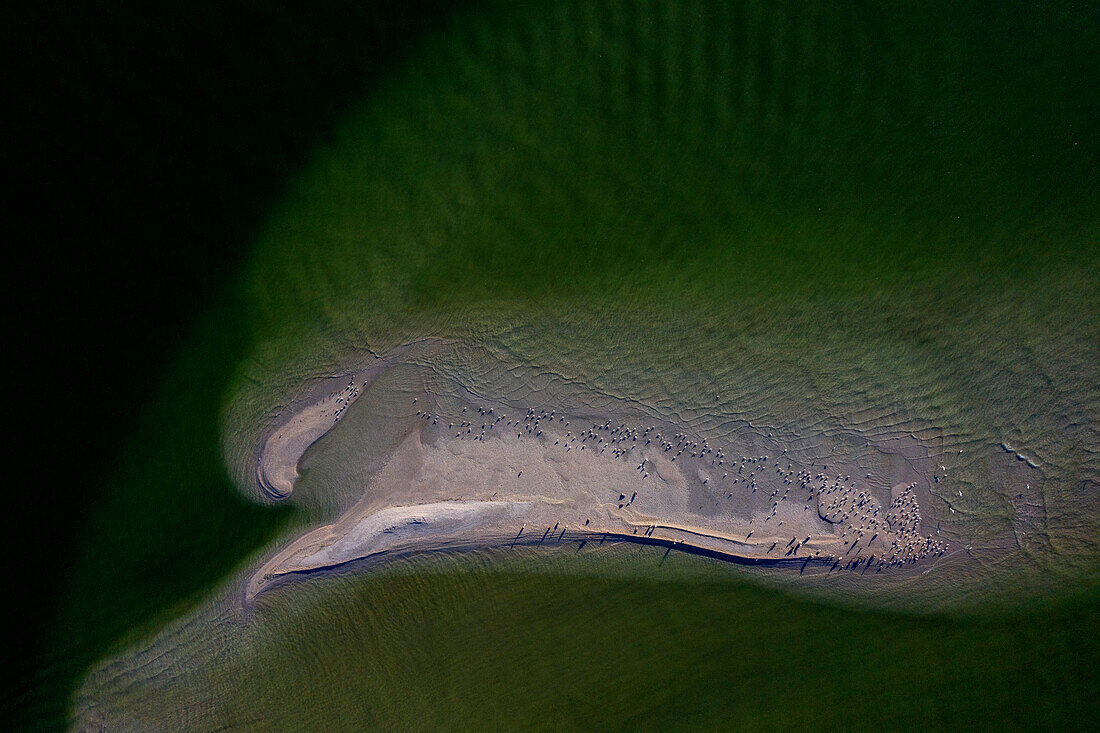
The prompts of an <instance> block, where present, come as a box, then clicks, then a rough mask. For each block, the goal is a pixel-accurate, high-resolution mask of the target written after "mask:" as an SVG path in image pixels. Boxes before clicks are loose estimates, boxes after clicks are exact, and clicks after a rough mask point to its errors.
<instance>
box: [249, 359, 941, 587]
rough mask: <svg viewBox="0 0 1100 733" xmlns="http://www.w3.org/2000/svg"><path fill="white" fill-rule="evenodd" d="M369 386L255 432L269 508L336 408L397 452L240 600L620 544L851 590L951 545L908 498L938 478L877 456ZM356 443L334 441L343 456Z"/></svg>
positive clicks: (334, 394)
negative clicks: (846, 582)
mask: <svg viewBox="0 0 1100 733" xmlns="http://www.w3.org/2000/svg"><path fill="white" fill-rule="evenodd" d="M401 368H404V369H410V368H412V369H416V367H409V366H408V365H404V366H403V367H401ZM380 374H382V375H383V379H381V380H378V381H377V382H375V381H374V377H371V378H370V379H363V378H362V377H361V375H360V376H358V377H351V378H348V379H347V381H346V382H344V383H343V386H342V388H340V389H333V390H332V391H330V392H327V393H324V394H320V395H318V396H316V398H315V401H313V402H309V403H306V404H300V405H298V406H297V408H296V410H295V411H294V412H293V413H292V414H291V415H290V416H289V417H288V418H287V419H286V420H285V421H284V422H282V424H281V425H280V427H278V428H276V429H275V430H274V431H272V432H271V433H270V434H269V436H268V438H267V440H266V443H265V444H264V446H263V449H262V450H261V451H260V452H259V457H258V465H257V472H256V476H257V481H258V483H259V484H260V486H261V487H262V488H263V489H264V491H265V492H266V493H267V495H268V496H270V497H272V498H274V499H278V500H283V499H286V498H288V497H290V496H292V494H293V491H294V489H295V485H296V482H297V481H298V479H299V472H298V463H299V461H300V460H301V458H302V456H303V454H304V453H305V451H306V450H307V448H309V447H310V446H311V445H314V444H315V443H318V441H319V440H320V439H321V438H322V437H323V436H325V435H326V434H327V433H329V431H330V430H332V429H333V428H334V427H335V426H336V425H338V424H339V423H340V422H341V420H342V419H343V417H344V416H345V415H347V414H348V413H349V411H350V410H353V409H363V410H367V411H369V410H371V409H372V407H371V405H370V404H369V403H370V402H380V401H386V402H387V408H386V414H385V424H386V425H387V426H388V428H390V429H392V433H393V434H394V435H395V436H397V437H396V438H394V440H393V441H392V443H393V445H394V446H396V447H395V448H393V449H392V450H390V451H388V453H387V454H386V455H385V456H384V457H383V460H380V461H377V465H379V466H380V469H379V470H377V471H375V472H373V473H372V474H371V475H369V476H368V477H367V478H366V480H365V483H364V485H362V486H360V487H359V488H358V489H355V488H354V487H352V489H353V493H354V494H355V495H356V496H358V497H360V498H358V499H357V500H356V501H355V502H354V503H353V504H352V505H350V506H349V507H348V508H346V510H345V511H343V513H342V515H341V516H339V517H338V518H337V519H336V521H334V522H332V523H330V524H326V525H325V526H321V527H318V528H315V529H312V530H310V531H308V532H306V533H305V534H304V535H302V536H301V537H299V538H297V539H296V540H294V541H293V542H291V543H290V544H289V545H288V546H286V547H284V548H282V549H281V550H280V551H279V552H278V553H277V554H276V555H275V556H274V557H271V558H270V559H269V560H268V561H267V562H265V563H264V565H263V566H262V567H261V568H260V569H259V570H258V571H257V572H256V573H255V574H254V575H253V577H252V578H251V580H250V582H249V583H248V585H247V589H246V600H248V601H251V600H252V599H253V598H255V596H256V595H257V594H259V593H261V592H263V591H264V590H266V589H268V588H270V587H272V586H273V585H277V584H279V583H281V582H287V581H289V580H293V579H294V578H297V577H303V576H308V575H310V574H313V573H316V572H318V571H322V570H326V569H330V568H337V567H342V566H346V565H348V564H350V563H355V562H367V561H369V562H372V563H378V562H385V561H388V560H389V559H392V558H397V557H404V556H408V555H410V554H416V553H422V552H429V551H436V550H450V551H454V550H462V549H478V548H490V547H502V546H515V545H517V544H522V545H551V546H552V545H560V544H562V543H566V542H574V543H580V544H581V545H583V544H584V543H587V542H590V541H597V542H604V541H633V542H641V543H646V544H654V545H661V546H665V547H667V548H669V549H672V548H675V549H678V550H683V551H687V552H696V553H699V554H707V555H710V556H712V557H719V558H722V559H726V560H729V561H732V562H741V563H752V564H775V565H788V564H789V565H794V566H797V567H798V569H799V572H805V571H806V570H807V568H814V569H817V570H818V571H821V572H829V573H831V572H834V571H838V572H839V571H843V570H849V571H851V570H857V571H859V572H861V573H864V574H866V573H868V572H872V573H881V572H889V571H891V570H892V569H896V568H903V567H908V566H913V565H916V564H919V563H922V562H926V561H929V560H935V559H936V558H940V557H942V556H943V555H944V554H945V553H947V551H948V550H949V548H950V546H951V545H950V543H949V542H948V540H947V538H946V537H940V536H937V533H936V532H935V531H932V532H928V531H926V530H925V529H924V527H925V526H926V525H928V524H929V521H928V516H927V511H926V509H924V508H923V507H922V498H923V499H924V501H925V502H927V499H928V494H927V486H928V484H930V483H931V480H933V479H934V480H937V481H938V478H935V477H930V476H929V475H927V474H926V473H922V472H921V471H920V470H919V469H918V468H917V467H916V466H915V464H914V462H913V461H912V460H911V459H910V458H909V457H906V456H904V455H901V453H899V454H898V455H894V456H892V455H891V454H890V452H889V449H887V448H884V449H882V451H883V455H885V456H886V460H885V463H882V465H883V466H884V467H885V468H884V469H883V470H884V471H885V473H886V475H884V476H877V477H875V481H871V480H869V479H870V478H871V476H870V474H868V475H867V476H863V477H861V476H858V475H853V471H854V466H853V465H833V466H830V465H828V464H827V463H825V462H821V463H816V462H814V463H811V464H810V465H801V464H800V463H799V460H798V458H796V457H795V456H794V455H793V454H789V453H788V451H787V450H786V449H780V448H778V446H777V447H776V448H775V449H773V451H772V452H769V453H756V454H753V455H747V454H742V453H741V452H735V451H734V450H733V449H732V446H726V445H721V444H718V443H715V444H712V443H711V442H710V441H708V440H707V439H706V438H705V437H703V436H699V435H689V434H688V433H687V432H686V431H681V430H677V429H676V426H675V425H671V424H667V423H660V422H658V421H656V420H654V421H652V422H648V423H642V422H627V421H625V420H622V419H619V420H616V419H613V418H609V417H603V419H599V417H594V416H593V415H592V414H579V413H577V414H574V413H570V414H566V413H564V412H560V411H558V410H557V409H547V408H538V409H536V408H534V407H526V408H524V407H522V406H521V407H516V406H515V405H514V404H509V403H506V402H505V401H504V400H500V401H493V400H489V399H483V398H475V397H473V396H472V395H469V394H463V392H462V390H460V389H455V388H453V387H452V388H449V389H444V388H441V385H440V382H439V380H438V379H436V380H434V381H433V380H432V379H431V378H429V377H425V378H423V379H420V380H419V381H417V380H408V379H405V380H400V382H399V383H400V384H401V385H402V387H401V389H399V390H394V389H390V388H389V387H388V386H386V385H384V384H382V385H381V386H379V385H380V384H381V383H382V382H385V381H386V380H385V374H386V372H385V371H382V372H380ZM395 383H398V382H395ZM368 385H369V388H368ZM410 385H411V386H410ZM380 391H384V392H385V396H384V397H383V396H382V395H381V394H380ZM367 393H369V396H368V397H366V398H364V397H362V395H363V394H367ZM361 400H366V401H367V404H364V403H363V402H361ZM395 402H397V403H399V406H398V407H395V406H394V403H395ZM364 419H365V420H367V422H368V423H371V424H374V425H377V424H378V423H380V422H382V420H381V419H374V420H372V419H371V416H369V415H365V416H364ZM333 432H335V431H333ZM355 439H356V436H355V435H351V436H350V437H349V436H348V435H344V436H342V437H341V438H340V440H341V441H343V442H344V444H345V448H344V450H345V452H346V451H347V450H348V449H347V448H346V444H347V442H348V441H349V440H350V441H352V446H353V447H354V440H355ZM375 442H377V441H375ZM372 448H377V446H375V445H371V446H368V445H364V446H363V450H364V451H366V450H368V449H372ZM902 452H903V451H902ZM341 455H343V454H341ZM315 460H321V461H323V460H326V459H325V458H324V456H323V455H321V454H318V457H316V458H315ZM880 463H881V461H880ZM922 490H923V492H924V495H923V497H922V496H921V492H922Z"/></svg>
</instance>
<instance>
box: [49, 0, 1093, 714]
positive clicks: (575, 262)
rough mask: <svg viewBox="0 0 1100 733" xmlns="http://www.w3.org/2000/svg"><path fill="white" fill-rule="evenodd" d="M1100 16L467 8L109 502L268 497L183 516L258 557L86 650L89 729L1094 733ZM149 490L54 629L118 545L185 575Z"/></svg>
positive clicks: (1033, 10) (360, 141)
mask: <svg viewBox="0 0 1100 733" xmlns="http://www.w3.org/2000/svg"><path fill="white" fill-rule="evenodd" d="M929 8H931V9H930V10H929ZM1092 20H1093V21H1095V18H1093V19H1092ZM1090 29H1091V30H1090ZM1090 34H1091V37H1093V38H1094V37H1095V27H1094V26H1092V25H1090V23H1089V22H1088V20H1087V19H1086V20H1085V21H1084V22H1082V19H1081V18H1080V17H1078V16H1077V15H1076V14H1075V13H1073V12H1071V11H1070V10H1063V9H1061V8H1059V7H1056V6H1050V7H1040V6H1030V5H1028V6H1026V9H1025V6H1018V7H1017V6H1011V7H1005V8H1000V9H998V10H997V11H996V12H992V13H990V14H982V13H977V12H974V8H970V9H969V10H968V9H967V8H965V7H964V6H963V5H958V4H942V5H938V4H934V5H933V6H927V5H926V4H922V5H919V6H918V5H916V4H912V5H905V4H903V5H893V4H891V5H887V4H873V5H871V6H869V7H863V6H860V5H854V4H853V5H845V4H835V5H829V6H811V5H802V4H797V5H777V4H765V3H730V4H718V3H704V2H698V3H696V2H688V3H659V2H654V3H640V4H639V3H595V4H588V3H570V2H557V3H529V4H524V5H523V6H522V7H511V6H510V5H508V4H494V3H488V4H484V5H479V6H477V7H472V8H469V9H467V10H465V11H463V12H459V13H457V14H456V15H455V17H454V18H453V19H452V20H451V21H450V22H449V23H448V24H446V27H444V28H441V29H439V30H438V31H437V32H435V33H433V34H429V36H428V37H427V38H425V39H424V41H423V48H422V49H421V50H420V52H418V53H417V54H414V55H411V56H410V58H409V59H408V60H407V61H406V62H405V63H403V64H402V65H400V66H399V67H397V68H395V69H394V70H393V71H392V72H391V73H390V74H389V75H387V76H386V77H385V78H384V79H383V80H382V81H381V82H380V83H379V85H378V86H377V88H376V89H375V90H374V91H373V92H372V93H371V94H370V95H369V97H368V98H366V99H364V100H361V102H360V103H359V104H358V105H357V106H356V107H355V108H354V109H351V110H349V111H348V113H347V114H346V116H345V117H344V118H343V120H342V122H341V123H340V125H339V126H338V128H337V130H336V131H335V132H334V133H333V134H332V135H331V137H330V138H329V139H327V140H325V141H324V142H322V143H320V144H319V145H318V147H317V150H316V152H315V155H314V156H313V157H312V159H311V161H310V162H309V163H308V164H307V165H306V166H305V168H304V169H303V170H302V171H301V172H300V173H299V174H297V175H296V176H295V178H294V179H293V181H292V184H291V185H290V186H289V190H288V191H287V192H286V195H285V197H284V198H283V199H282V200H281V201H280V202H278V204H277V205H276V206H274V207H273V209H272V211H271V214H270V216H269V217H268V219H267V220H266V223H265V224H264V226H263V228H262V230H261V231H260V232H259V233H258V235H257V236H256V241H255V244H254V246H253V249H252V250H251V255H250V257H249V259H248V261H247V263H246V266H245V267H244V269H243V270H242V272H241V273H240V274H239V275H238V276H236V278H235V279H234V280H233V287H232V292H233V296H232V297H230V298H227V299H226V301H225V303H222V304H219V305H218V306H217V308H216V309H214V310H213V312H212V313H211V314H210V316H209V323H208V324H207V325H206V326H204V327H203V328H201V329H199V331H198V333H197V335H196V336H195V337H194V339H195V342H196V343H199V344H206V346H204V347H203V348H194V349H185V350H183V351H182V352H181V355H180V357H179V362H178V363H177V364H176V365H175V366H174V368H173V371H172V373H171V374H169V375H168V377H166V381H165V389H164V390H163V393H162V395H161V397H160V398H159V401H158V403H157V404H156V405H154V406H153V407H152V408H150V412H149V417H147V418H146V419H147V421H148V425H150V426H157V427H158V430H150V431H146V432H144V433H143V434H142V436H141V437H139V438H137V439H135V442H134V444H133V446H132V448H131V450H130V451H129V452H128V453H127V454H126V457H125V459H124V461H123V467H122V469H120V473H119V477H118V478H117V479H116V484H117V485H118V486H119V488H118V489H117V492H118V493H117V494H116V496H117V504H116V506H126V507H130V508H128V509H126V511H129V512H134V511H136V510H134V509H133V508H132V507H133V506H134V504H133V503H132V501H131V496H132V495H133V494H136V493H137V491H136V490H134V489H127V488H126V487H127V486H135V485H137V482H135V481H133V480H131V479H132V478H133V477H134V476H137V475H144V476H146V477H147V480H146V481H144V482H143V483H142V486H144V487H146V488H147V489H149V492H148V493H146V494H145V495H144V496H143V498H142V499H141V501H142V502H146V503H148V504H151V505H154V506H156V507H162V506H167V503H166V502H171V501H178V502H180V503H183V504H186V503H187V500H186V493H183V494H181V493H180V492H181V491H185V490H186V489H187V487H188V486H189V485H190V484H189V483H188V482H197V481H199V480H200V479H196V478H186V477H185V476H186V475H188V474H192V475H193V476H202V477H206V479H202V480H207V479H209V480H210V481H213V482H219V483H218V486H220V487H224V491H225V492H231V496H232V497H233V498H232V499H231V500H225V499H224V498H223V501H231V502H233V504H232V506H233V507H234V509H233V512H232V521H228V520H225V517H227V516H229V515H230V512H229V510H228V509H226V506H227V505H225V504H215V505H214V506H215V507H216V508H217V510H218V511H221V512H224V513H223V515H222V516H221V518H218V517H209V518H208V517H204V516H203V512H202V511H201V510H200V509H198V508H192V509H191V510H190V511H189V513H187V514H186V515H184V518H177V517H174V516H167V515H171V514H172V513H171V512H168V511H165V512H164V513H163V514H161V513H159V512H153V513H152V514H151V515H150V517H151V518H152V519H153V520H156V521H162V522H163V523H164V524H165V526H168V527H174V529H173V531H178V532H179V533H186V534H188V535H189V536H190V539H189V540H188V541H189V542H190V543H191V545H190V546H189V547H188V550H189V551H191V552H194V551H195V550H196V549H198V550H204V551H210V549H209V548H216V547H217V546H218V544H219V543H220V542H223V541H227V540H224V539H223V538H224V537H225V536H230V535H233V534H234V533H236V532H237V531H238V528H237V525H238V524H239V525H240V526H241V527H250V528H251V529H241V530H240V532H241V533H242V534H247V535H248V536H249V538H250V539H248V540H247V541H244V540H242V541H241V542H240V543H239V545H237V549H236V550H235V551H234V553H232V558H231V561H230V562H229V563H228V567H223V572H222V573H221V574H219V575H218V576H217V577H216V578H213V579H210V578H207V579H206V582H205V583H197V582H196V583H194V584H193V585H187V584H186V583H185V584H184V587H185V588H186V590H187V592H177V593H174V594H169V598H171V599H174V603H172V604H167V603H165V604H161V605H157V604H152V605H153V607H152V608H145V609H144V610H143V611H142V613H140V614H133V615H136V616H138V617H139V618H138V619H137V620H135V621H134V623H133V625H132V626H131V627H130V629H129V630H128V633H127V634H126V635H125V636H123V637H122V639H123V641H122V642H121V643H119V642H118V636H119V635H117V634H116V635H115V637H114V641H115V643H114V645H113V646H111V647H110V648H109V653H108V649H107V648H105V646H104V645H99V646H96V647H95V648H96V649H97V652H98V653H97V655H96V657H95V662H94V663H93V664H92V665H91V666H90V668H89V669H87V670H85V671H83V673H82V675H81V681H80V684H79V685H78V687H77V689H76V690H75V692H74V693H73V695H72V696H71V698H70V699H69V704H70V706H71V708H70V711H71V720H70V725H71V726H72V727H73V728H74V729H89V730H95V729H97V726H101V727H103V728H104V729H132V730H143V729H165V730H217V729H225V728H228V729H241V730H279V729H287V728H290V729H303V728H312V729H333V730H335V729H357V728H361V727H364V726H370V725H376V726H380V727H387V728H399V729H400V728H431V729H435V728H453V729H468V728H472V727H489V728H493V729H498V728H504V729H507V728H555V729H558V728H590V727H593V726H598V727H609V728H633V727H658V728H666V727H667V728H677V727H680V728H696V727H723V726H732V727H737V728H746V729H774V728H781V727H789V726H793V725H800V726H808V725H813V726H821V727H829V726H840V725H859V726H860V727H874V726H882V727H886V728H889V729H902V728H918V727H937V728H939V727H963V726H964V725H972V724H978V725H979V727H981V725H987V726H997V725H1002V724H1003V725H1008V726H1020V725H1025V724H1037V725H1040V726H1051V727H1060V726H1068V727H1073V724H1074V723H1078V724H1079V723H1080V722H1082V721H1084V720H1086V719H1087V716H1088V715H1089V714H1090V713H1095V712H1096V710H1095V708H1096V702H1095V700H1096V699H1097V697H1096V696H1095V695H1094V694H1093V693H1094V692H1095V690H1096V685H1095V683H1094V682H1093V680H1092V677H1093V673H1092V672H1091V665H1092V664H1093V663H1094V662H1095V661H1096V660H1097V659H1098V650H1097V648H1096V640H1095V638H1096V637H1095V634H1093V633H1092V630H1093V629H1094V627H1095V621H1096V615H1097V610H1096V609H1097V602H1096V578H1097V570H1098V563H1097V560H1098V555H1097V551H1098V547H1097V543H1098V540H1100V493H1098V489H1100V463H1098V461H1100V459H1098V454H1097V445H1100V436H1098V434H1097V428H1098V425H1100V376H1098V372H1097V369H1096V364H1098V363H1100V288H1098V287H1097V283H1098V282H1100V258H1098V256H1097V234H1098V226H1097V225H1098V220H1097V213H1096V212H1098V211H1100V206H1097V204H1098V203H1100V202H1098V201H1097V198H1098V197H1097V187H1096V185H1095V161H1096V140H1095V135H1094V134H1090V131H1092V132H1094V130H1092V126H1093V125H1094V120H1091V119H1090V118H1089V115H1088V109H1089V108H1090V107H1089V104H1088V102H1090V101H1092V95H1093V94H1094V92H1092V91H1091V90H1092V89H1094V88H1095V86H1094V85H1092V84H1090V83H1089V79H1092V80H1094V81H1095V76H1096V73H1095V67H1094V66H1092V65H1090V64H1088V63H1087V62H1085V61H1084V55H1083V51H1082V49H1083V48H1084V47H1086V46H1087V43H1086V41H1087V38H1088V37H1090ZM1093 106H1094V102H1093ZM230 322H238V323H243V324H246V326H245V327H239V328H241V331H243V332H244V333H246V334H247V337H242V338H241V339H240V340H239V341H237V340H232V339H231V340H230V341H231V343H232V345H230V344H229V343H223V344H221V345H220V346H216V345H215V346H210V345H209V344H212V343H213V344H218V343H219V342H218V341H217V339H218V338H219V336H218V335H217V332H218V330H219V329H220V328H221V324H226V323H230ZM222 338H225V337H224V336H222ZM242 343H243V346H242V345H241V344H242ZM217 349H221V351H217ZM212 351H214V352H216V353H218V354H221V356H219V357H217V358H216V359H213V360H211V359H210V354H211V352H212ZM204 360H206V364H207V366H208V367H209V368H210V369H211V374H210V375H209V376H208V377H206V378H205V379H207V382H205V384H206V385H207V386H206V387H203V388H202V389H204V390H205V392H203V394H204V395H205V398H204V401H203V402H202V404H203V405H204V407H203V408H202V416H201V417H196V416H193V415H191V414H190V413H189V412H188V410H187V409H185V408H183V407H181V405H183V404H184V403H185V402H186V401H187V400H189V395H191V394H194V391H195V390H198V389H199V387H196V386H195V384H194V383H193V381H194V379H193V375H195V374H196V373H198V374H201V373H202V372H201V370H199V371H197V370H196V365H197V364H202V363H203V362H204ZM214 363H216V364H217V365H218V367H217V368H214V367H210V364H214ZM214 372H216V374H215V373H214ZM200 423H201V425H202V427H201V428H195V427H194V426H196V425H199V424H200ZM160 426H163V428H160ZM198 433H201V435H202V438H201V440H200V439H198V438H195V439H194V440H195V441H196V443H197V442H201V444H202V446H203V451H204V452H203V453H202V454H201V457H199V458H198V459H194V460H193V458H194V456H195V455H196V453H195V452H194V451H191V450H189V448H188V446H190V447H191V448H193V447H194V445H195V444H196V443H189V442H188V440H189V439H190V438H188V436H193V435H194V434H198ZM196 464H198V465H196ZM154 475H155V476H156V478H155V479H148V477H149V476H154ZM208 485H210V484H209V483H208ZM128 491H129V492H131V493H127V492H128ZM162 493H163V494H164V495H165V496H167V495H174V498H172V499H165V500H161V499H159V498H158V496H160V495H161V494H162ZM260 507H269V508H282V512H283V514H282V518H283V519H282V521H281V522H276V521H274V520H273V519H272V515H271V514H270V513H267V512H265V511H263V510H261V509H260ZM110 514H111V513H110V512H107V511H105V513H104V515H103V516H104V519H103V521H102V522H101V523H99V524H98V525H93V529H92V530H90V532H89V536H88V539H87V544H86V548H87V549H86V554H85V555H84V556H83V559H82V560H80V561H79V562H78V563H77V569H76V571H75V579H74V581H73V590H72V593H71V594H70V596H69V598H68V601H67V603H66V604H65V605H64V606H63V608H62V610H61V612H60V613H61V617H62V618H63V619H65V621H64V623H63V624H61V627H62V628H68V627H75V628H79V627H80V626H81V624H93V625H94V623H97V622H96V621H95V620H94V619H95V618H96V616H95V614H94V613H93V615H92V617H91V618H92V619H93V620H92V621H87V620H81V619H82V610H83V609H84V608H85V607H86V605H87V604H88V603H89V600H88V598H89V595H88V594H89V591H91V590H92V589H96V588H101V589H102V588H106V590H105V591H103V592H105V593H108V594H109V593H110V592H111V588H109V587H106V586H103V585H102V584H100V583H99V582H98V579H99V578H100V577H102V576H101V574H100V575H97V573H100V571H101V570H102V567H103V565H106V564H108V563H115V562H116V560H117V562H118V563H121V564H119V565H117V566H116V568H117V569H112V570H111V572H110V573H109V574H108V575H107V578H108V583H111V582H113V583H115V584H117V585H120V586H122V585H125V586H127V587H133V585H134V576H133V575H132V574H128V573H127V571H126V570H125V568H127V567H130V566H128V565H127V563H130V564H131V565H132V566H136V567H138V568H143V569H144V570H145V572H147V573H148V574H150V575H153V574H158V573H161V572H163V573H168V574H171V573H172V572H173V569H172V567H171V564H168V565H162V564H160V563H159V562H158V561H157V559H156V558H157V557H163V555H162V554H160V553H167V554H171V552H172V551H173V549H172V547H170V546H169V547H165V548H163V549H162V550H158V551H154V550H152V549H150V548H151V547H152V545H154V544H156V543H148V545H149V546H148V547H147V546H145V545H140V543H132V544H127V541H126V540H125V539H119V537H118V536H117V534H116V531H117V530H116V529H115V527H117V521H112V520H111V516H110ZM253 515H255V516H253ZM116 520H117V517H116ZM173 523H175V524H173ZM207 529H209V530H210V531H209V532H207V531H205V530H207ZM130 531H131V532H132V533H134V535H135V536H136V535H138V534H141V533H142V532H146V533H148V532H157V531H158V528H157V527H152V526H148V524H147V523H145V522H142V523H138V524H136V525H135V526H133V527H131V529H130ZM192 533H195V534H197V535H199V536H200V537H201V538H202V539H200V540H197V541H196V540H195V539H194V536H193V535H192ZM249 533H251V534H249ZM169 536H171V534H169ZM227 542H230V543H232V540H228V541H227ZM138 545H140V549H135V547H136V546H138ZM196 575H197V574H196ZM151 582H152V583H153V584H154V585H155V584H156V583H158V582H161V583H162V582H166V581H151ZM138 585H139V586H140V583H139V584H138ZM134 593H135V594H137V591H134ZM123 605H125V604H123ZM132 605H133V606H135V607H136V606H139V605H140V601H134V602H133V603H132ZM104 613H105V614H106V612H104ZM124 617H125V614H124ZM104 623H105V622H104ZM135 629H140V630H139V631H135ZM78 633H79V632H78ZM62 645H63V644H62Z"/></svg>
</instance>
